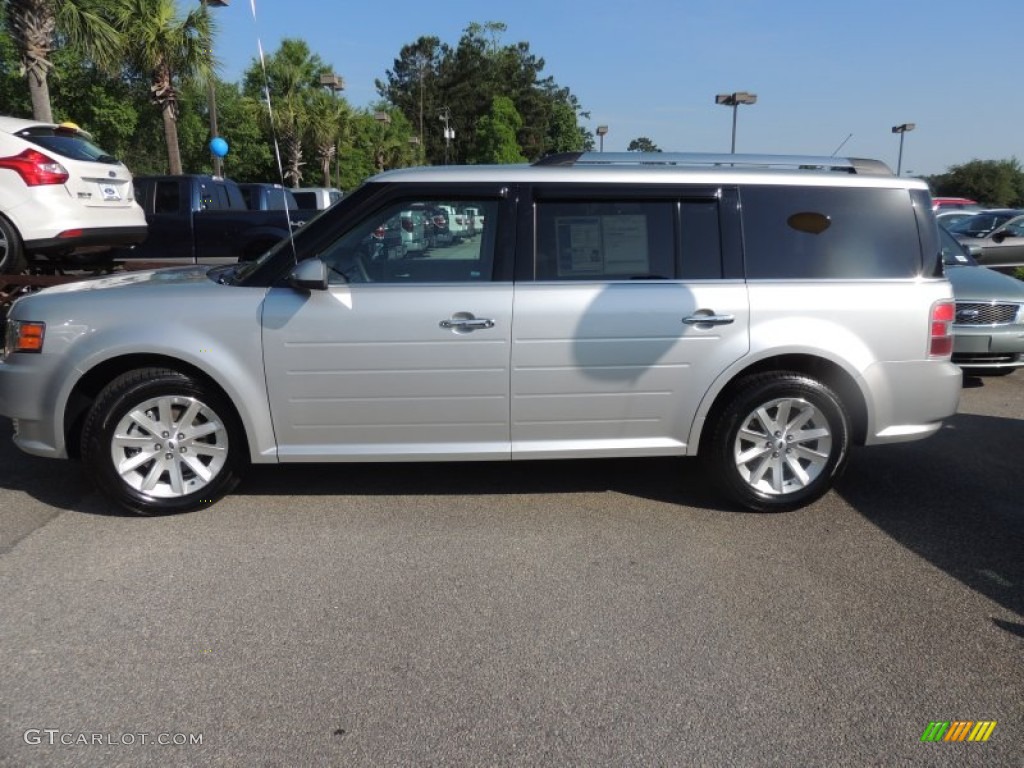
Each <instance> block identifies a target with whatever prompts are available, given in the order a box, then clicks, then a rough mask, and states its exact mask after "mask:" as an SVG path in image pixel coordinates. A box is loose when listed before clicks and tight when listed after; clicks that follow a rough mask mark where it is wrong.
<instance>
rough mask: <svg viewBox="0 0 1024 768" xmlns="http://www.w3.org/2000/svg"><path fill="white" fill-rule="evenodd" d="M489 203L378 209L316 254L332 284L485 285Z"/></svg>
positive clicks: (413, 203) (492, 205)
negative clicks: (326, 267) (474, 283)
mask: <svg viewBox="0 0 1024 768" xmlns="http://www.w3.org/2000/svg"><path fill="white" fill-rule="evenodd" d="M497 211H498V204H497V203H496V202H494V201H482V200H473V201H453V200H440V199H422V198H417V199H410V200H403V201H400V202H394V203H391V204H390V205H388V206H387V207H386V208H382V209H379V210H378V211H376V212H374V213H373V214H371V215H370V216H368V217H365V218H364V219H363V220H362V221H360V222H359V223H358V224H356V225H355V226H354V227H351V228H350V229H348V230H347V231H346V232H345V233H344V234H343V235H342V236H341V237H340V238H338V239H337V240H335V241H334V242H333V243H331V244H330V245H328V246H327V247H326V248H325V249H323V250H322V251H321V252H320V253H319V254H318V258H320V259H321V260H322V261H323V262H324V263H325V264H326V265H327V266H328V268H329V270H330V274H331V278H330V279H331V282H333V283H338V284H340V283H345V282H349V283H451V282H457V283H461V282H487V281H490V280H491V279H492V278H493V271H494V251H495V232H494V230H495V227H496V224H497V220H498V216H497Z"/></svg>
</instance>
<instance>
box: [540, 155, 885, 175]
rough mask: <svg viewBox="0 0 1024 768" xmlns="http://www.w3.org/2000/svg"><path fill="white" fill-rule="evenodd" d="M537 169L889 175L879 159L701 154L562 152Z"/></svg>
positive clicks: (544, 158)
mask: <svg viewBox="0 0 1024 768" xmlns="http://www.w3.org/2000/svg"><path fill="white" fill-rule="evenodd" d="M534 165H539V166H546V165H552V166H562V167H566V166H580V165H681V166H705V167H709V166H710V167H729V168H787V169H793V170H804V171H830V172H836V173H860V174H864V173H871V174H881V175H885V176H891V175H892V169H891V168H889V166H888V165H886V164H885V163H883V162H882V161H881V160H868V159H865V158H860V157H820V156H810V155H808V156H803V155H732V154H730V155H719V154H710V153H703V152H562V153H560V154H555V155H548V156H547V157H543V158H541V159H540V160H537V161H536V162H535V163H534Z"/></svg>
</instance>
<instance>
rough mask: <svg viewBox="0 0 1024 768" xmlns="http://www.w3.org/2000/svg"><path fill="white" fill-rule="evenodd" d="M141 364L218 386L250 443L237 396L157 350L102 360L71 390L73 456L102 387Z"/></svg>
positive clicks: (67, 437)
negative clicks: (234, 397) (237, 403)
mask: <svg viewBox="0 0 1024 768" xmlns="http://www.w3.org/2000/svg"><path fill="white" fill-rule="evenodd" d="M139 368H168V369H171V370H174V371H178V372H179V373H183V374H186V375H188V376H191V377H194V378H196V379H198V380H201V381H202V382H203V383H204V384H206V385H208V386H209V387H211V388H213V389H215V390H216V391H217V392H218V393H220V394H221V395H222V396H223V397H224V400H225V402H226V403H227V404H228V405H229V407H230V408H231V410H232V415H233V416H234V418H235V420H236V423H237V424H238V428H239V429H241V430H242V436H243V439H244V441H245V443H246V444H247V445H248V444H249V435H248V431H247V429H246V423H245V419H244V418H243V416H242V414H241V413H240V412H239V410H238V407H237V406H236V405H235V403H234V400H232V398H231V396H230V395H229V394H228V393H227V392H226V391H225V390H224V388H223V387H222V386H221V385H220V384H219V383H218V382H217V381H216V379H214V378H213V377H211V376H210V375H209V374H207V373H206V372H205V371H203V370H202V369H201V368H199V367H197V366H195V365H192V364H190V363H187V362H185V361H184V360H181V359H178V358H175V357H170V356H167V355H158V354H129V355H121V356H118V357H113V358H110V359H109V360H104V361H103V362H101V363H99V364H98V365H96V366H95V367H93V368H92V369H90V370H89V371H88V372H86V374H85V375H84V376H82V377H81V378H80V379H79V380H78V381H77V382H76V383H75V386H74V388H73V389H72V390H71V394H70V396H69V397H68V399H67V403H66V404H65V406H64V444H65V446H66V450H67V453H68V456H69V457H70V458H75V459H77V458H80V456H79V453H80V441H81V437H82V427H83V426H84V424H85V419H86V415H87V414H88V412H89V408H90V407H91V406H92V404H93V402H95V400H96V398H97V397H98V396H99V394H100V392H101V391H102V390H103V388H104V387H106V386H107V384H109V383H110V382H112V381H113V380H114V379H116V378H117V377H118V376H120V375H121V374H124V373H128V372H129V371H133V370H137V369H139ZM250 452H251V451H250Z"/></svg>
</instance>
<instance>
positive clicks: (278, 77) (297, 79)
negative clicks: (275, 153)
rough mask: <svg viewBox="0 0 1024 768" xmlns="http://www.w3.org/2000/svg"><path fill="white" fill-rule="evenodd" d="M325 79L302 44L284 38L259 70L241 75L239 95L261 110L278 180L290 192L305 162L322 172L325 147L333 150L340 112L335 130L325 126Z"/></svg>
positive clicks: (322, 67)
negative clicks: (278, 168)
mask: <svg viewBox="0 0 1024 768" xmlns="http://www.w3.org/2000/svg"><path fill="white" fill-rule="evenodd" d="M330 73H331V67H330V66H329V65H328V64H327V63H325V62H324V60H323V59H321V58H320V56H319V55H317V54H314V53H313V52H312V51H310V48H309V45H308V44H307V43H306V42H305V41H304V40H299V39H295V38H285V39H284V40H282V41H281V46H280V48H278V50H277V51H275V52H274V54H273V55H271V56H269V57H267V58H266V60H265V68H264V66H261V65H260V63H259V62H258V61H254V62H253V64H252V66H250V67H249V69H248V70H246V72H245V75H244V86H243V91H244V93H245V94H246V95H247V96H249V97H250V98H254V99H258V100H259V101H260V103H262V104H263V110H264V112H263V120H262V123H263V125H264V127H265V129H266V131H267V135H268V137H269V139H270V141H271V142H274V143H276V146H277V147H278V148H279V155H280V159H281V164H282V176H283V177H284V179H285V181H286V183H289V184H291V185H292V186H293V187H299V186H301V185H302V179H303V177H304V175H305V171H304V168H305V166H306V158H307V157H317V158H318V160H319V162H320V164H321V168H322V167H323V158H322V157H321V154H322V153H324V152H326V151H327V150H326V148H325V145H326V144H327V143H330V144H331V145H332V146H333V145H334V142H335V141H336V140H337V137H339V136H340V135H341V133H342V130H343V124H342V119H343V118H342V113H341V111H340V110H338V111H337V112H336V113H335V116H336V117H337V123H336V125H335V126H334V127H328V126H326V125H325V121H326V120H328V119H329V116H328V115H327V112H329V111H331V109H332V108H331V107H330V105H329V103H328V102H327V101H326V100H325V98H324V97H325V96H326V94H325V92H324V91H323V90H322V88H321V87H320V76H321V75H326V74H330ZM332 99H333V97H332ZM327 134H331V135H330V136H328V135H327Z"/></svg>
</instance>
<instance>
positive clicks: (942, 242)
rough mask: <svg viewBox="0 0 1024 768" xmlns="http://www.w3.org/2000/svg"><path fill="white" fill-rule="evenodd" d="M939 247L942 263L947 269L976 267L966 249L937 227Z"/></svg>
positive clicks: (976, 263)
mask: <svg viewBox="0 0 1024 768" xmlns="http://www.w3.org/2000/svg"><path fill="white" fill-rule="evenodd" d="M939 246H940V248H941V249H942V263H943V264H944V265H945V266H947V267H976V266H978V262H976V261H975V260H974V259H973V258H971V255H970V254H969V253H968V252H967V249H966V248H965V247H964V246H963V245H961V244H960V241H958V240H957V239H956V238H955V237H953V236H952V235H951V234H949V232H947V231H946V230H945V229H943V228H942V227H939Z"/></svg>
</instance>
